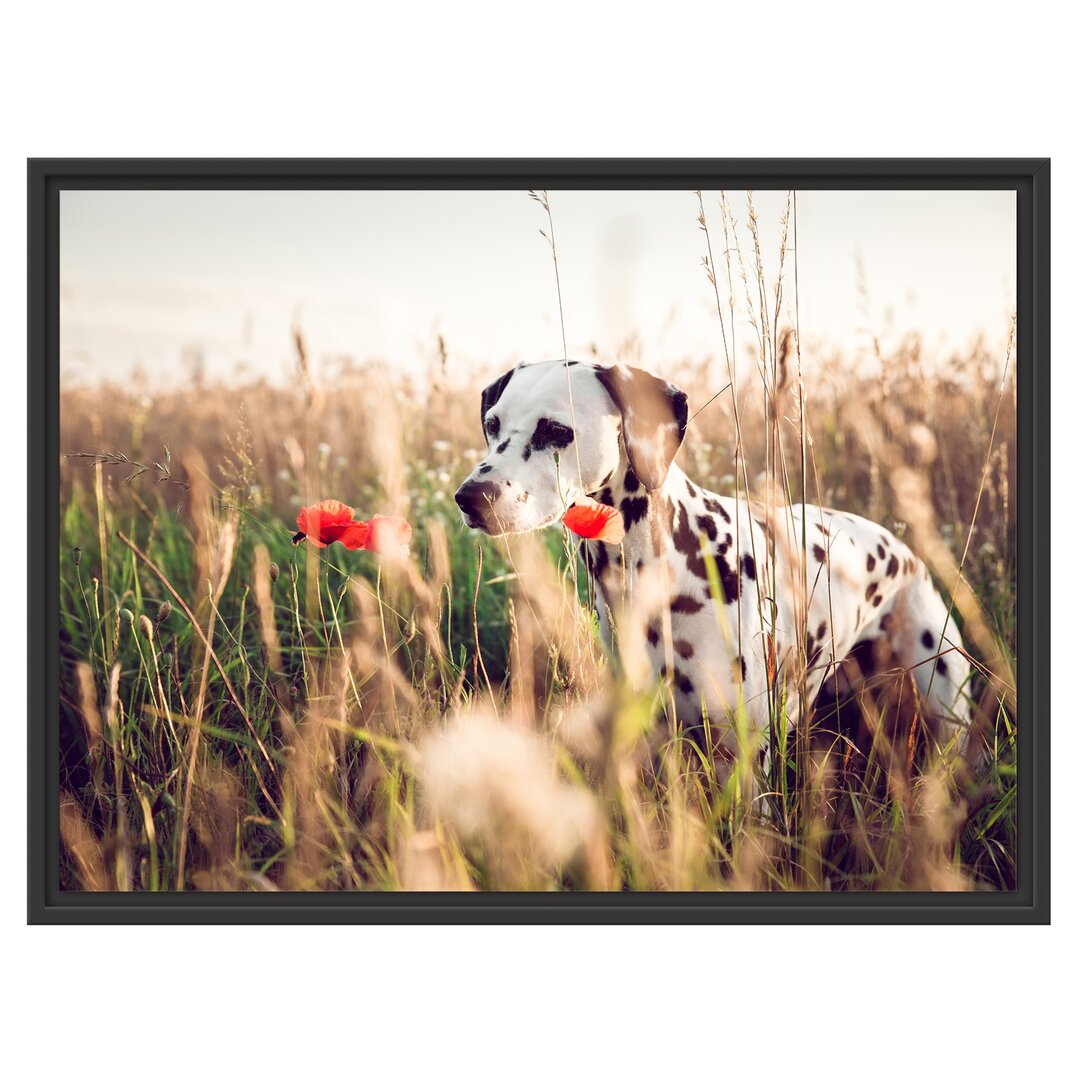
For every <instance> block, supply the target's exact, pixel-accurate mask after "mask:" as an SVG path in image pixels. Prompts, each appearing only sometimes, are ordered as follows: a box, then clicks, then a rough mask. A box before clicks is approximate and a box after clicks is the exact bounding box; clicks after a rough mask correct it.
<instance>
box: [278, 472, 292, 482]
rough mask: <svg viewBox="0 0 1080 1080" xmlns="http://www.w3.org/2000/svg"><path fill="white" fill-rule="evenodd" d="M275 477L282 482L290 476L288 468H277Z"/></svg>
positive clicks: (286, 480)
mask: <svg viewBox="0 0 1080 1080" xmlns="http://www.w3.org/2000/svg"><path fill="white" fill-rule="evenodd" d="M277 478H278V480H280V481H281V483H283V484H284V483H287V482H288V481H289V480H290V479H291V478H292V473H290V472H289V470H288V469H278V471H277Z"/></svg>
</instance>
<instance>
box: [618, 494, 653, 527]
mask: <svg viewBox="0 0 1080 1080" xmlns="http://www.w3.org/2000/svg"><path fill="white" fill-rule="evenodd" d="M619 510H620V511H621V512H622V516H623V524H624V525H625V526H626V529H627V531H629V530H630V528H631V527H632V526H634V525H636V524H637V523H638V522H639V521H642V520H643V519H644V517H645V515H646V513H648V510H649V500H648V497H647V496H645V495H628V496H627V497H626V498H625V499H623V501H622V502H621V503H619Z"/></svg>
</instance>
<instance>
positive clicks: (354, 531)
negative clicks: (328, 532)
mask: <svg viewBox="0 0 1080 1080" xmlns="http://www.w3.org/2000/svg"><path fill="white" fill-rule="evenodd" d="M370 536H371V527H370V525H369V524H368V522H366V521H350V522H349V524H348V525H346V526H345V527H344V528H343V529H342V530H341V535H340V536H338V537H337V540H339V541H340V542H341V543H342V544H343V545H344V546H345V547H347V548H348V549H349V550H350V551H362V550H363V549H364V548H366V547H367V546H368V540H369V539H370Z"/></svg>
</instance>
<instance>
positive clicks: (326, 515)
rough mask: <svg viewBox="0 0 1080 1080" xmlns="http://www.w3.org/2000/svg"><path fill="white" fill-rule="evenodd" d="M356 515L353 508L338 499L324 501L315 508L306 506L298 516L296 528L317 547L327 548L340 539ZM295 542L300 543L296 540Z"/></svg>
mask: <svg viewBox="0 0 1080 1080" xmlns="http://www.w3.org/2000/svg"><path fill="white" fill-rule="evenodd" d="M354 514H355V511H354V510H353V508H352V507H351V506H346V505H345V503H343V502H339V501H338V500H337V499H323V500H322V502H319V503H316V504H315V505H314V506H305V507H304V508H303V509H302V510H301V511H300V513H299V514H297V515H296V527H297V528H298V529H299V530H300V532H302V533H303V534H304V537H306V538H307V539H308V540H310V541H311V543H312V544H313V545H314V546H315V547H326V545H327V544H332V543H333V542H334V541H335V540H338V539H340V537H341V533H342V532H343V531H344V530H345V529H346V528H348V526H349V525H351V524H352V519H353V515H354ZM301 539H303V538H301ZM293 542H294V543H297V542H298V541H297V540H296V538H294V540H293Z"/></svg>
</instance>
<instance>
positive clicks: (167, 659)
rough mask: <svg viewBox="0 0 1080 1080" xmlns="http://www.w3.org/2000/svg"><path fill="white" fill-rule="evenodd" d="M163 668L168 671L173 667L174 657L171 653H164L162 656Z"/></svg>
mask: <svg viewBox="0 0 1080 1080" xmlns="http://www.w3.org/2000/svg"><path fill="white" fill-rule="evenodd" d="M161 666H162V667H163V668H164V669H165V670H166V671H168V670H169V669H170V668H171V667H172V666H173V656H172V653H171V652H163V653H162V654H161Z"/></svg>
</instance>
